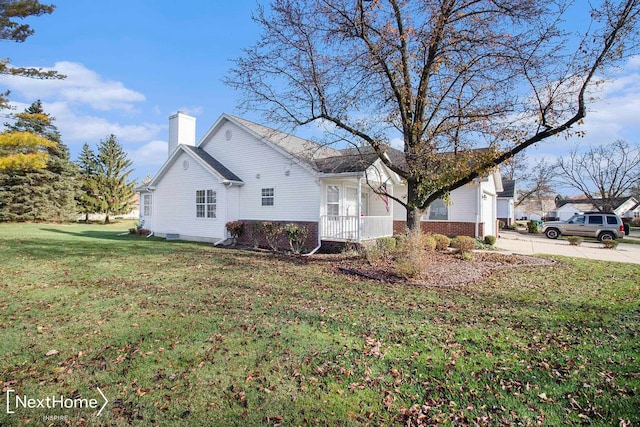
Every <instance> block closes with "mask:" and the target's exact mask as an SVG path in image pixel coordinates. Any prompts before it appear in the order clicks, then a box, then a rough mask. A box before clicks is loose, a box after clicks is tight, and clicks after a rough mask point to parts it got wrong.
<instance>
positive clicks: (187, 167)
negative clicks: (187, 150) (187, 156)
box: [182, 160, 189, 170]
mask: <svg viewBox="0 0 640 427" xmlns="http://www.w3.org/2000/svg"><path fill="white" fill-rule="evenodd" d="M182 168H183V169H184V170H187V169H189V160H185V161H184V162H182Z"/></svg>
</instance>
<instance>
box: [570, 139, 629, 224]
mask: <svg viewBox="0 0 640 427" xmlns="http://www.w3.org/2000/svg"><path fill="white" fill-rule="evenodd" d="M578 148H579V147H577V146H576V147H574V148H573V149H572V150H571V152H570V153H569V155H568V156H567V157H566V158H561V159H560V160H559V161H558V168H559V169H560V171H561V174H562V176H563V178H564V179H565V180H566V182H567V184H568V185H570V186H571V187H573V188H575V189H576V190H578V191H580V192H581V193H582V194H584V196H585V197H586V198H587V199H588V200H589V201H590V202H592V203H593V205H594V206H595V207H596V208H598V209H599V210H601V211H603V212H613V210H614V209H615V208H616V207H617V205H618V202H617V200H619V199H620V198H621V197H623V196H628V195H630V194H631V192H632V190H633V187H634V186H637V185H639V184H640V146H639V145H635V146H631V145H630V144H629V143H628V142H626V141H623V140H617V141H615V142H613V143H611V144H608V145H602V146H599V147H592V148H590V149H589V150H588V151H587V152H585V153H584V154H580V153H579V150H578Z"/></svg>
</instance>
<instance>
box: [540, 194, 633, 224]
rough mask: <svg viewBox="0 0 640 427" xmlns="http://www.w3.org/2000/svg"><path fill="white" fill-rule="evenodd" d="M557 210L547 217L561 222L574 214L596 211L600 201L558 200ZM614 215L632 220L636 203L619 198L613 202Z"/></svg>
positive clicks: (628, 198) (581, 199)
mask: <svg viewBox="0 0 640 427" xmlns="http://www.w3.org/2000/svg"><path fill="white" fill-rule="evenodd" d="M556 204H557V206H558V207H557V208H556V209H555V210H553V211H551V212H550V213H549V216H553V217H554V218H558V219H559V220H561V221H564V220H566V219H569V218H571V217H572V216H573V215H574V214H579V213H584V212H588V211H597V210H598V209H599V208H601V207H602V206H601V199H594V201H591V200H589V199H586V198H575V199H565V200H558V201H557V202H556ZM614 206H616V207H615V208H614V210H613V212H614V213H615V214H617V215H618V216H620V217H623V218H633V215H634V210H635V209H637V207H638V201H637V200H636V199H635V198H634V197H621V198H619V199H616V200H615V202H614Z"/></svg>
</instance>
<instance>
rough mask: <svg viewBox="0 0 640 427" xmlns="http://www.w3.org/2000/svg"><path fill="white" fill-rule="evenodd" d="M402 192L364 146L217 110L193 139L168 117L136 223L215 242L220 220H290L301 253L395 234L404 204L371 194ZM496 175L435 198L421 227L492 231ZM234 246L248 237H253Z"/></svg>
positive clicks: (188, 122) (182, 119)
mask: <svg viewBox="0 0 640 427" xmlns="http://www.w3.org/2000/svg"><path fill="white" fill-rule="evenodd" d="M381 188H384V189H386V191H387V192H389V194H392V195H394V196H395V197H398V198H401V199H402V198H403V197H406V187H405V186H404V185H402V182H401V180H400V178H399V177H398V176H397V175H396V174H395V173H393V172H392V171H390V170H389V169H388V168H387V167H386V166H385V165H384V164H383V163H382V161H381V160H380V159H379V158H378V157H377V156H376V155H375V154H374V153H372V152H371V150H368V149H364V148H363V149H357V148H351V149H345V150H337V149H333V148H330V147H326V146H323V145H320V144H317V143H315V142H312V141H308V140H305V139H302V138H298V137H296V136H293V135H289V134H286V133H283V132H280V131H277V130H274V129H270V128H268V127H265V126H262V125H259V124H256V123H253V122H250V121H247V120H244V119H241V118H239V117H235V116H231V115H228V114H223V115H222V116H221V117H220V118H219V119H218V120H217V121H216V122H215V123H214V124H213V126H212V127H211V128H210V129H209V130H208V131H207V133H206V134H205V135H204V136H203V137H202V139H201V140H200V141H199V142H198V144H197V145H196V144H195V119H194V118H193V117H190V116H187V115H186V114H184V113H177V114H175V115H172V116H171V117H170V118H169V158H168V160H167V161H166V162H165V164H164V165H163V166H162V167H161V168H160V171H159V172H158V173H157V174H156V176H155V177H154V178H153V179H152V180H151V181H150V182H149V183H148V184H147V185H144V186H141V187H138V189H137V191H138V192H139V193H140V195H141V209H140V220H141V222H142V223H143V226H144V228H146V229H149V230H151V231H152V232H153V233H155V235H157V236H160V237H169V238H180V239H185V240H199V241H209V242H214V243H218V242H222V241H224V240H225V239H226V238H228V237H229V236H228V233H227V230H226V228H225V224H226V223H227V222H228V221H243V222H245V223H246V224H251V223H255V222H261V221H277V222H282V223H297V224H299V225H302V226H304V227H306V228H307V229H308V230H309V236H308V241H307V245H306V246H307V249H312V248H313V247H315V246H317V245H318V244H319V243H320V242H321V241H339V242H344V241H353V242H361V241H364V240H368V239H375V238H378V237H383V236H390V235H392V234H393V233H394V231H395V232H401V231H403V230H404V228H405V218H406V213H405V210H404V208H403V207H402V206H401V205H400V204H399V203H396V202H392V201H391V199H389V198H388V197H383V196H380V195H378V194H376V192H375V190H378V189H381ZM497 191H502V185H501V181H500V178H499V176H498V174H497V173H495V174H492V175H491V176H489V177H486V178H484V179H481V180H476V181H474V182H473V183H472V184H468V185H467V186H464V187H462V188H460V189H458V190H456V191H454V192H452V193H451V196H450V201H451V203H450V204H449V205H447V204H445V203H444V202H443V201H442V200H439V201H436V202H435V203H434V204H433V205H432V206H431V208H430V210H429V212H427V214H425V217H424V222H423V228H425V229H426V230H430V231H438V232H443V233H445V234H456V235H462V234H467V235H474V236H479V237H483V236H484V235H487V234H494V235H495V234H496V192H497ZM246 234H247V233H245V235H243V236H241V242H244V243H250V241H248V240H247V239H249V238H250V236H247V235H246Z"/></svg>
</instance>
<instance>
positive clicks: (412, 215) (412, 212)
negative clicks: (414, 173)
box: [407, 180, 422, 231]
mask: <svg viewBox="0 0 640 427" xmlns="http://www.w3.org/2000/svg"><path fill="white" fill-rule="evenodd" d="M417 202H418V184H417V183H416V182H415V181H410V180H407V228H408V229H409V230H411V231H414V230H417V229H419V227H420V217H421V216H422V210H421V209H418V208H416V207H415V205H416V204H417Z"/></svg>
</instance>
